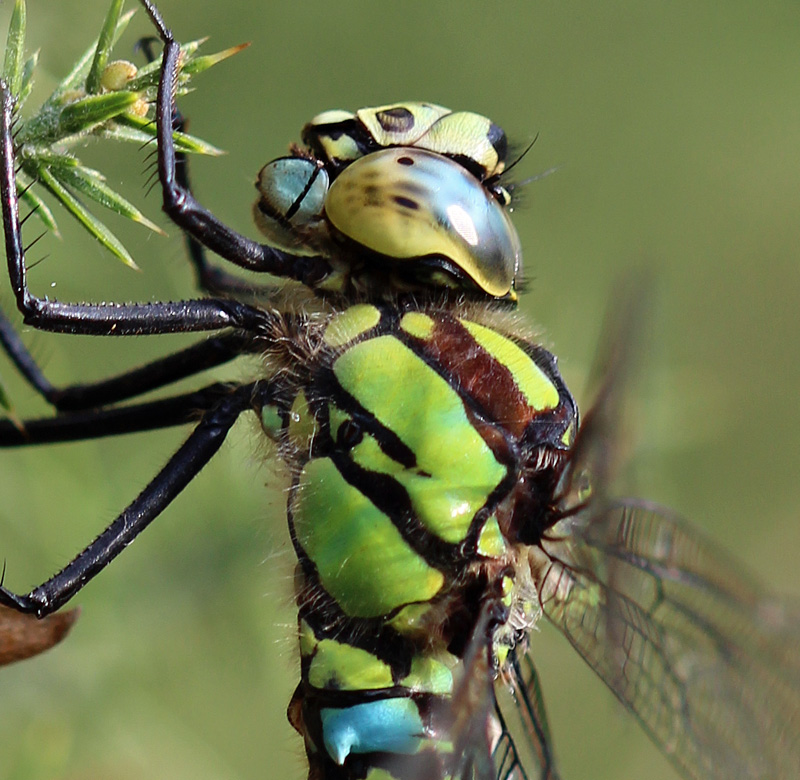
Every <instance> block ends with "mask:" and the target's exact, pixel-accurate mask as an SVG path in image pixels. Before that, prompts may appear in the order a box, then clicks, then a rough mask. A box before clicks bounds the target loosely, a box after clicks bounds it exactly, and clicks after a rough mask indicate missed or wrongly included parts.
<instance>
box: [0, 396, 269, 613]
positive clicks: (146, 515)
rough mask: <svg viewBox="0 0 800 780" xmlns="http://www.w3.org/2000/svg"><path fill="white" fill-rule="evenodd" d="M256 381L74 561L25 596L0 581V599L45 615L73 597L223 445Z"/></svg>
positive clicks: (202, 426)
mask: <svg viewBox="0 0 800 780" xmlns="http://www.w3.org/2000/svg"><path fill="white" fill-rule="evenodd" d="M256 387H257V386H256V384H255V383H252V384H248V385H240V386H237V387H235V389H233V390H232V391H231V392H229V393H228V394H227V395H225V396H224V397H223V398H221V399H220V400H219V401H218V402H217V404H216V405H215V406H214V407H213V408H211V409H209V411H208V412H207V413H206V414H205V415H204V417H203V419H202V420H201V421H200V423H199V424H198V425H197V427H196V428H195V429H194V431H193V432H192V434H191V435H190V436H189V438H188V439H187V440H186V442H185V443H184V444H183V446H182V447H181V448H180V449H179V450H178V451H177V452H176V453H175V454H174V455H173V456H172V458H170V460H169V462H168V463H167V465H166V466H165V467H164V468H163V469H162V470H161V471H160V472H159V473H158V475H157V476H156V477H155V478H154V479H153V480H152V482H150V484H149V485H148V486H147V487H146V488H145V489H144V490H143V491H142V492H141V493H140V494H139V496H138V497H137V498H136V499H135V500H134V501H133V502H132V503H131V504H130V505H129V506H128V508H127V509H125V510H124V511H123V512H122V514H120V515H119V517H117V519H116V520H114V522H112V523H111V525H109V526H108V528H106V530H105V531H103V532H102V533H101V534H100V536H98V537H97V539H95V540H94V541H93V542H92V543H91V544H90V545H89V546H88V547H86V549H84V550H83V552H81V553H79V554H78V556H77V557H76V558H75V559H74V560H73V561H72V562H71V563H69V564H68V565H67V566H65V567H64V568H63V569H62V570H61V571H60V572H59V573H58V574H56V575H55V576H53V577H51V578H50V579H49V580H47V582H44V583H42V584H41V585H39V586H38V587H36V588H34V589H33V590H32V591H31V592H30V593H28V594H27V595H24V596H20V595H17V594H15V593H12V592H11V591H9V590H7V589H6V588H5V587H2V586H0V604H3V605H5V606H7V607H11V608H12V609H16V610H17V611H18V612H23V613H26V614H34V615H36V616H38V617H43V616H45V615H49V614H50V613H51V612H55V611H56V610H57V609H58V608H59V607H61V606H62V605H63V604H65V603H66V602H67V601H69V599H71V598H72V597H73V596H74V595H75V594H76V593H77V592H78V591H79V590H80V589H81V588H82V587H83V586H84V585H85V584H86V583H87V582H89V580H91V579H92V578H93V577H94V576H95V575H96V574H98V573H99V572H100V571H101V570H102V569H103V568H104V567H105V566H106V565H107V564H108V563H110V562H111V561H112V560H113V559H114V558H116V556H117V555H119V554H120V553H121V552H122V551H123V550H124V549H125V548H126V547H127V546H128V545H129V544H130V543H131V542H132V541H133V540H134V539H135V538H136V537H137V536H138V535H139V534H140V533H141V532H142V531H143V530H144V529H145V528H147V526H148V525H150V523H151V522H152V521H153V520H154V519H155V518H156V517H157V516H158V515H159V514H161V512H162V511H163V510H164V509H165V508H166V507H167V506H168V505H169V504H170V503H171V502H172V500H173V499H174V498H175V497H176V496H177V495H178V494H179V493H180V492H181V491H182V490H183V489H184V488H185V487H186V485H188V484H189V482H190V481H191V480H192V479H194V477H195V476H197V474H198V473H199V472H200V470H201V469H202V468H203V466H205V465H206V463H208V461H209V460H210V459H211V457H212V456H213V455H214V454H215V453H216V452H217V450H218V449H219V448H220V446H221V445H222V442H223V441H224V439H225V436H226V435H227V433H228V431H229V430H230V429H231V427H232V426H233V424H234V422H236V420H237V418H238V417H239V415H240V414H241V413H242V412H243V411H245V410H247V409H251V408H253V398H254V394H255V392H256Z"/></svg>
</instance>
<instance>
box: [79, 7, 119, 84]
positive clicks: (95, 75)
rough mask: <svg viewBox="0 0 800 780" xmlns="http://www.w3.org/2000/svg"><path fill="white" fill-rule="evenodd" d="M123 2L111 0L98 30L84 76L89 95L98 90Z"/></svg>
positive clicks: (114, 36)
mask: <svg viewBox="0 0 800 780" xmlns="http://www.w3.org/2000/svg"><path fill="white" fill-rule="evenodd" d="M123 2H124V0H112V3H111V7H110V8H109V9H108V14H107V15H106V21H105V23H104V24H103V29H102V30H100V36H99V37H98V39H97V47H96V48H95V51H94V57H92V64H91V66H90V67H89V73H88V74H87V76H86V91H87V92H88V93H89V94H90V95H96V94H97V93H98V92H100V89H101V82H102V79H103V72H104V71H105V69H106V65H108V58H109V57H110V56H111V49H112V47H113V46H114V42H115V41H116V32H117V27H118V26H119V16H120V14H121V13H122V3H123Z"/></svg>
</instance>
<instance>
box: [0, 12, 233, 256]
mask: <svg viewBox="0 0 800 780" xmlns="http://www.w3.org/2000/svg"><path fill="white" fill-rule="evenodd" d="M122 6H123V0H111V2H110V7H109V11H108V13H107V14H106V17H105V20H104V22H103V26H102V29H101V30H100V34H99V35H98V37H97V38H96V39H95V41H94V43H92V45H91V46H90V47H89V48H88V49H87V50H86V51H85V52H84V53H83V54H82V55H81V57H80V58H79V59H78V61H77V62H76V63H75V65H74V66H73V67H72V69H71V70H70V72H69V73H68V74H67V76H66V77H65V78H64V79H63V80H62V81H61V82H60V83H59V84H58V86H57V87H56V89H55V90H54V91H53V93H52V94H51V95H50V96H49V97H48V98H47V99H46V100H45V101H44V102H43V103H42V105H41V106H40V107H39V108H38V109H37V110H35V111H34V112H33V113H32V114H31V115H29V116H27V117H25V118H23V119H22V120H21V121H19V122H18V125H17V129H16V135H15V141H16V147H17V160H18V164H19V169H20V173H19V175H18V186H17V189H18V191H19V193H20V200H21V202H22V203H24V204H25V205H27V206H28V207H29V208H30V209H32V210H33V211H35V213H36V216H37V217H38V218H39V219H40V221H41V222H42V224H43V225H44V226H45V228H47V229H48V230H51V231H54V232H56V233H57V226H56V220H55V218H54V215H53V212H52V210H51V209H50V208H48V207H47V205H46V203H45V202H44V200H43V199H42V198H41V197H40V195H39V194H37V192H36V190H37V189H39V187H38V185H42V187H41V189H44V190H45V191H46V192H47V193H48V194H49V195H50V196H52V197H54V198H55V199H56V201H57V202H58V203H59V205H60V206H61V207H63V208H64V209H65V210H66V212H67V213H68V214H70V215H71V216H72V217H74V218H75V219H77V221H78V222H79V223H80V224H81V225H82V226H83V227H84V228H85V229H86V230H87V231H88V232H89V233H90V234H91V235H92V236H94V237H95V238H96V239H97V240H98V241H100V242H101V243H102V244H103V246H105V247H106V248H107V249H108V250H109V251H110V252H111V254H113V255H114V256H116V257H118V258H120V259H121V260H123V262H125V263H127V264H128V265H131V266H134V267H135V264H134V262H133V259H132V258H131V255H130V253H129V252H128V251H127V250H126V249H125V248H124V246H123V245H122V243H121V242H120V241H119V239H118V238H117V237H116V236H115V235H114V233H113V232H112V231H111V230H110V229H109V228H108V227H107V226H106V225H105V224H104V223H103V221H102V220H101V219H100V218H98V217H97V216H95V215H94V214H92V212H91V211H90V210H89V208H88V206H87V204H88V203H91V204H94V206H97V207H99V208H102V209H107V210H108V211H110V212H113V213H114V214H117V215H119V216H121V217H123V218H125V219H130V220H133V221H134V222H138V223H140V224H142V225H144V226H145V227H147V228H148V229H150V230H156V231H158V232H161V231H160V230H159V229H158V228H157V227H156V225H154V224H153V222H151V221H150V220H149V219H148V218H147V217H145V216H144V214H142V212H141V211H140V210H139V209H137V208H136V207H135V206H134V205H133V204H132V203H130V202H129V201H128V200H127V199H126V198H124V197H123V196H122V195H121V194H119V193H118V192H116V191H115V190H114V189H112V188H111V187H110V186H109V185H108V183H107V182H106V180H105V178H104V177H103V176H102V174H100V173H99V172H97V171H95V170H92V169H91V168H88V167H86V166H85V165H83V163H82V162H81V161H80V159H79V157H77V156H75V153H74V152H73V151H72V149H73V148H74V147H76V146H77V145H79V144H80V143H82V142H83V141H84V140H85V139H87V138H89V137H91V136H94V137H98V138H101V139H105V140H108V141H125V142H129V143H130V142H133V143H136V144H138V145H142V144H147V143H153V142H154V139H155V136H156V128H155V123H154V121H153V118H152V108H151V106H150V104H151V103H152V102H153V100H154V99H155V96H156V89H157V85H158V79H159V70H160V58H159V59H158V60H156V61H154V62H150V63H147V64H145V65H144V66H143V67H142V68H140V69H137V68H136V66H135V65H133V64H132V63H129V62H126V61H124V60H118V61H112V59H111V57H112V50H113V47H114V44H115V43H116V42H117V40H118V39H119V37H120V35H122V33H123V32H124V30H125V29H126V28H127V26H128V24H129V22H130V20H131V18H132V16H133V13H134V12H133V11H128V12H125V13H123V11H122ZM24 41H25V0H16V3H15V6H14V11H13V13H12V18H11V22H10V25H9V34H8V38H7V44H6V53H5V58H4V64H3V78H4V79H5V81H6V83H7V84H8V85H9V86H10V88H11V89H12V91H13V92H14V94H15V95H16V97H17V104H18V106H19V105H21V103H22V101H23V100H24V99H25V98H26V97H27V96H28V94H29V93H30V90H31V85H32V83H33V78H34V72H35V68H36V64H37V59H38V56H37V54H34V55H32V56H30V57H28V58H27V59H25V45H24ZM203 42H204V41H203V40H198V41H192V42H190V43H188V44H185V45H184V46H182V47H181V71H180V73H179V74H178V80H177V87H178V93H180V94H182V93H184V92H186V91H188V83H189V80H190V78H191V77H192V76H193V75H196V74H197V73H200V72H202V71H204V70H207V69H208V68H209V67H212V66H213V65H215V64H217V63H218V62H221V61H222V60H224V59H227V58H228V57H230V56H232V55H233V54H235V53H237V52H238V51H241V50H242V48H244V47H243V46H235V47H232V48H230V49H226V50H225V51H222V52H219V53H217V54H209V55H202V56H199V55H198V54H197V52H198V50H199V48H200V46H201V45H202V43H203ZM175 144H176V149H177V150H178V151H180V152H191V153H196V154H208V155H217V154H220V153H221V152H220V150H219V149H217V148H216V147H214V146H212V145H211V144H208V143H206V142H205V141H202V140H200V139H198V138H195V137H194V136H190V135H186V134H183V133H175ZM31 184H33V185H34V186H33V188H31V186H30V185H31Z"/></svg>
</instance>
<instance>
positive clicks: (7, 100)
mask: <svg viewBox="0 0 800 780" xmlns="http://www.w3.org/2000/svg"><path fill="white" fill-rule="evenodd" d="M13 113H14V96H13V95H12V94H11V92H10V90H9V89H8V87H7V85H5V84H4V83H2V82H0V165H1V166H2V170H0V201H1V202H2V210H3V224H4V229H5V242H6V257H7V259H8V272H9V276H10V279H11V286H12V288H13V290H14V295H15V296H16V299H17V306H18V308H19V310H20V311H21V312H22V314H23V316H24V321H25V322H26V323H27V324H28V325H32V326H33V327H35V328H38V329H40V330H49V331H54V332H57V333H78V334H86V335H103V336H129V335H147V334H156V333H190V332H196V331H204V330H218V329H221V328H228V327H233V328H239V329H241V330H245V331H249V332H257V331H258V330H259V329H260V328H261V326H262V325H263V324H264V319H265V315H264V314H263V312H262V311H261V310H260V309H258V308H256V307H254V306H248V305H246V304H243V303H240V302H238V301H232V300H225V299H215V298H209V299H206V300H191V301H177V302H174V303H138V304H93V303H92V304H90V303H60V302H58V301H50V300H48V299H47V298H38V297H36V296H35V295H34V294H33V293H31V292H30V290H29V289H28V284H27V279H26V275H27V271H26V268H25V251H24V248H23V245H22V234H21V228H20V221H19V201H18V198H17V191H16V174H15V157H14V142H13V137H12V132H11V123H12V119H13Z"/></svg>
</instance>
